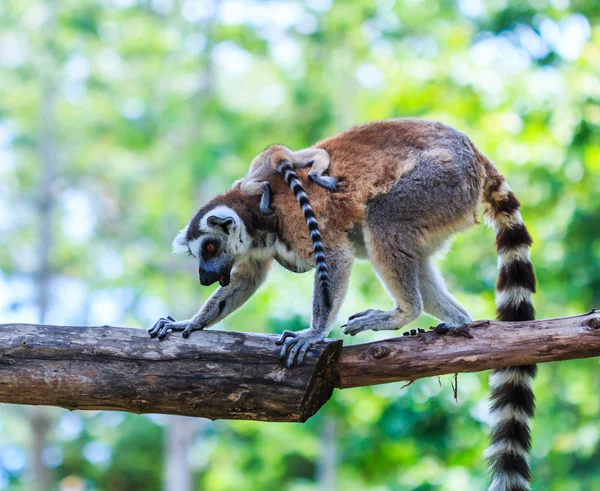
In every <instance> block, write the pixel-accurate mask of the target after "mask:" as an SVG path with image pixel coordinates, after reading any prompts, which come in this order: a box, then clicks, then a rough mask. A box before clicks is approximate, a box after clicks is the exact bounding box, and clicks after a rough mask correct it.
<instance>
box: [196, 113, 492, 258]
mask: <svg viewBox="0 0 600 491" xmlns="http://www.w3.org/2000/svg"><path fill="white" fill-rule="evenodd" d="M315 147H316V148H322V149H324V150H326V151H327V153H328V154H329V156H330V167H329V173H330V175H331V176H333V177H335V178H337V179H338V181H339V182H340V188H339V190H338V191H337V192H333V193H332V192H330V191H328V190H326V189H323V188H322V187H321V186H319V185H317V184H315V183H314V182H312V181H310V180H309V179H307V175H308V172H309V169H301V170H298V172H297V173H298V175H299V177H300V179H301V180H302V182H303V185H304V187H305V189H306V192H307V194H308V195H309V196H310V201H311V205H312V207H313V209H314V211H315V214H316V217H317V220H318V221H319V225H320V229H321V235H322V241H323V245H324V246H325V248H328V247H334V246H335V245H336V244H338V243H339V241H340V240H342V239H341V237H346V233H347V232H348V231H349V230H350V229H351V228H352V226H353V225H355V224H357V223H360V222H363V221H364V218H365V213H366V205H367V203H368V202H369V200H372V199H373V198H375V197H377V196H380V195H383V194H385V193H387V192H389V191H390V190H391V189H392V187H393V186H394V185H395V184H396V183H397V182H398V181H399V180H400V179H401V178H402V177H403V176H405V175H407V174H408V173H410V171H411V170H413V169H415V167H416V166H418V165H419V163H421V162H427V161H431V160H436V161H437V162H439V163H440V164H441V165H442V166H443V165H446V164H448V165H452V162H453V159H455V158H456V157H457V156H459V155H460V154H464V153H467V154H469V155H471V156H472V157H475V158H474V162H475V163H474V165H476V169H475V170H476V172H475V175H473V176H472V180H473V182H470V183H465V185H467V186H470V187H472V188H473V189H474V191H475V192H480V191H478V190H481V189H482V188H483V192H484V193H487V194H488V195H489V194H490V193H493V192H494V191H497V190H498V189H499V188H500V186H501V184H502V182H504V178H503V177H502V175H501V174H499V173H498V171H497V170H496V169H495V168H494V166H493V165H492V164H491V162H490V161H489V160H488V159H487V157H485V155H483V154H482V153H481V152H480V151H479V150H478V149H477V148H476V147H475V146H474V144H473V143H472V142H471V141H470V140H469V139H468V137H467V136H465V135H464V134H462V133H460V132H458V131H457V130H454V129H453V128H451V127H449V126H447V125H445V124H442V123H439V122H433V121H425V120H419V119H395V120H390V121H378V122H373V123H367V124H365V125H362V126H356V127H353V128H351V129H349V130H347V131H343V132H342V133H339V134H337V135H335V136H333V137H331V138H327V139H325V140H322V141H321V142H319V143H317V144H316V145H315ZM285 148H286V147H280V146H278V145H274V146H272V147H269V148H268V149H267V151H268V152H269V153H271V152H272V154H273V156H278V155H279V154H280V153H285V152H284V151H283V150H282V149H285ZM275 161H276V160H275ZM269 182H270V184H271V187H272V188H273V194H274V196H273V207H274V209H275V211H276V213H275V214H274V215H273V216H272V217H264V216H260V213H259V212H258V201H259V200H258V198H257V197H255V196H246V195H244V193H242V192H241V191H240V190H239V184H238V185H237V186H235V187H234V188H233V189H232V190H230V191H228V192H226V193H224V194H223V195H220V196H217V197H216V198H215V200H213V201H211V203H209V204H207V205H206V206H204V207H203V208H202V209H201V210H200V211H199V212H198V213H197V217H198V219H200V218H201V217H202V216H203V214H204V212H205V211H206V210H207V209H208V208H210V207H213V206H216V205H218V204H224V205H227V206H230V207H232V208H233V209H235V210H236V211H237V212H238V214H239V215H240V216H241V217H242V219H243V220H244V222H245V223H246V226H247V227H248V229H249V232H250V234H251V235H252V232H253V230H255V229H256V228H261V229H264V230H269V231H276V232H277V234H278V236H279V237H280V238H281V239H282V240H283V241H284V242H286V243H287V244H288V245H289V247H290V248H291V249H293V250H294V251H295V252H296V253H297V254H298V255H300V256H301V257H302V258H303V259H306V260H310V258H311V256H312V242H311V240H310V234H309V232H308V228H307V227H306V223H305V219H304V216H303V213H302V210H301V208H300V207H299V206H298V203H297V202H296V199H295V198H294V195H293V193H291V192H290V190H289V189H288V187H287V185H286V183H285V182H283V180H282V179H281V178H280V177H279V176H274V177H272V178H270V179H269ZM484 201H488V200H485V199H484ZM448 205H449V207H450V208H451V206H452V203H449V204H448ZM451 211H452V210H451V209H449V210H442V212H443V213H445V215H444V219H440V220H439V223H440V227H441V228H439V229H435V228H431V227H429V228H427V229H422V230H421V231H420V232H421V233H420V235H419V236H418V237H416V240H418V241H419V242H420V243H423V244H426V243H432V244H434V245H435V246H437V244H435V242H436V240H438V238H442V237H446V236H447V235H448V233H451V232H456V231H459V230H461V229H462V228H464V227H465V226H468V225H471V224H473V223H476V219H475V209H474V210H473V214H472V215H469V216H465V215H464V213H461V214H460V216H458V215H457V216H456V219H452V218H451V215H452V213H451ZM194 228H195V227H190V230H193V229H194Z"/></svg>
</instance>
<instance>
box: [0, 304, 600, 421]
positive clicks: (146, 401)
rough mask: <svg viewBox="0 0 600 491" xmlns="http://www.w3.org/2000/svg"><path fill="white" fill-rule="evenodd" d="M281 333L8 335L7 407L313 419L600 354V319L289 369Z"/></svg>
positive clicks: (324, 353)
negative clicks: (452, 376) (348, 397)
mask: <svg viewBox="0 0 600 491" xmlns="http://www.w3.org/2000/svg"><path fill="white" fill-rule="evenodd" d="M277 339H278V336H276V335H268V334H250V333H240V332H230V331H211V330H208V331H203V332H195V333H193V334H192V335H191V336H190V337H189V338H188V339H183V338H182V337H181V336H180V335H178V334H177V333H175V334H171V335H170V336H168V337H167V338H166V339H165V340H163V341H158V340H157V339H150V337H149V336H148V334H147V332H146V331H145V330H142V329H126V328H119V327H108V326H104V327H69V326H39V325H28V324H4V325H0V402H8V403H14V404H44V405H53V406H60V407H65V408H69V409H114V410H122V411H129V412H134V413H165V414H181V415H187V416H200V417H205V418H211V419H251V420H258V421H305V420H306V419H308V418H309V417H310V416H312V415H313V414H314V413H315V412H316V411H317V410H318V409H319V408H320V407H321V406H322V405H323V404H324V403H325V402H326V401H327V400H328V399H329V397H330V396H331V393H332V391H333V389H334V387H339V388H350V387H359V386H364V385H374V384H382V383H387V382H396V381H400V380H409V381H410V380H415V379H418V378H423V377H430V376H435V375H443V374H448V373H459V372H477V371H481V370H487V369H491V368H500V367H506V366H510V365H522V364H530V363H543V362H549V361H560V360H568V359H575V358H587V357H593V356H600V312H597V311H592V312H590V313H588V314H583V315H579V316H575V317H564V318H560V319H545V320H539V321H527V322H494V321H492V322H490V321H484V322H478V323H474V324H472V325H471V326H470V327H468V328H466V329H463V330H458V331H457V332H456V333H454V334H452V333H451V334H446V335H437V334H435V333H432V332H428V333H426V334H424V335H418V336H408V337H404V336H398V337H396V338H393V339H387V340H384V341H377V342H374V343H367V344H359V345H354V346H348V347H345V348H344V349H342V347H341V340H326V341H324V342H322V343H319V344H317V345H316V346H314V347H312V348H311V349H310V350H309V353H308V355H307V358H306V359H305V362H304V365H302V366H301V367H294V368H292V369H290V370H288V369H286V368H285V367H284V366H283V364H282V363H281V362H280V361H279V359H278V354H279V347H278V346H276V345H275V341H276V340H277Z"/></svg>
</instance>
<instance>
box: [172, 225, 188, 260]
mask: <svg viewBox="0 0 600 491" xmlns="http://www.w3.org/2000/svg"><path fill="white" fill-rule="evenodd" d="M187 231H188V228H187V226H186V227H185V228H184V229H183V230H181V232H179V233H178V234H177V236H176V237H175V239H174V240H173V244H172V245H171V249H172V250H173V253H174V254H186V253H188V252H189V251H190V249H189V247H188V240H187Z"/></svg>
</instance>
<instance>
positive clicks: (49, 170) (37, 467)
mask: <svg viewBox="0 0 600 491" xmlns="http://www.w3.org/2000/svg"><path fill="white" fill-rule="evenodd" d="M56 10H57V1H54V0H50V1H49V2H48V12H49V14H48V20H47V23H46V26H45V39H46V41H48V42H49V43H52V42H53V40H54V36H55V34H56V13H57V12H56ZM46 56H47V59H46V60H45V62H46V64H45V66H43V67H42V94H41V101H40V108H39V118H38V130H37V142H38V154H39V159H40V185H39V197H38V221H39V229H38V230H39V231H40V234H39V239H38V240H39V244H38V248H37V250H38V253H39V255H38V265H37V271H36V290H37V306H38V317H39V322H40V324H44V323H45V321H46V316H47V313H48V306H49V303H50V282H51V279H52V271H51V265H50V255H51V251H52V246H53V242H54V234H53V229H52V223H53V215H54V213H53V212H54V205H55V197H54V184H55V181H56V173H57V166H58V165H57V164H58V151H57V147H56V133H55V125H56V117H55V106H56V83H55V80H54V76H55V75H54V74H55V73H56V71H55V70H54V69H53V66H54V65H55V63H54V60H53V57H52V55H51V54H50V53H49V52H48V53H46ZM29 422H30V428H31V446H30V449H29V475H28V480H29V483H28V486H27V489H30V490H32V491H47V490H48V489H50V488H51V476H50V471H49V469H48V467H47V466H46V465H45V464H44V461H43V458H42V457H43V451H44V449H45V448H46V446H47V445H48V435H49V433H50V426H51V419H50V414H49V410H48V408H46V407H43V406H37V407H36V406H34V407H30V408H29Z"/></svg>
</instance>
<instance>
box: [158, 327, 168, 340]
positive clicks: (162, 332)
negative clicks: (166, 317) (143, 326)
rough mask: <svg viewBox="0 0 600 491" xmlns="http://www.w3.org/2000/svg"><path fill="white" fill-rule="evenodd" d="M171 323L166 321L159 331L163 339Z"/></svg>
mask: <svg viewBox="0 0 600 491" xmlns="http://www.w3.org/2000/svg"><path fill="white" fill-rule="evenodd" d="M169 327H170V326H169V324H168V323H165V324H164V325H163V326H162V328H161V329H160V331H159V332H158V339H160V340H161V341H162V340H163V339H165V337H166V335H167V333H168V332H169Z"/></svg>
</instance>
